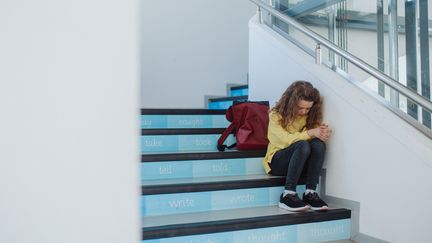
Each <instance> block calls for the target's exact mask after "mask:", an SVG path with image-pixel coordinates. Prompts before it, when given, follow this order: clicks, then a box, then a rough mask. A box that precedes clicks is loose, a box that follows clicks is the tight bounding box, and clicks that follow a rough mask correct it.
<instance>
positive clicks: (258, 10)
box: [257, 6, 262, 24]
mask: <svg viewBox="0 0 432 243" xmlns="http://www.w3.org/2000/svg"><path fill="white" fill-rule="evenodd" d="M257 15H258V22H259V23H260V24H262V11H261V6H258V9H257Z"/></svg>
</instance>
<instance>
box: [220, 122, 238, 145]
mask: <svg viewBox="0 0 432 243" xmlns="http://www.w3.org/2000/svg"><path fill="white" fill-rule="evenodd" d="M233 131H234V122H231V124H230V125H229V126H228V127H227V128H226V129H225V130H224V131H223V133H222V135H221V136H220V137H219V139H218V141H217V149H218V150H219V151H221V152H222V151H225V149H230V148H233V147H235V146H236V144H235V143H234V144H231V145H229V146H227V145H224V144H223V143H224V142H225V140H226V138H227V137H228V136H229V135H230V134H231V133H232V132H233Z"/></svg>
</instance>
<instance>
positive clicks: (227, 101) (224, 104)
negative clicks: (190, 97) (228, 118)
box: [208, 95, 248, 110]
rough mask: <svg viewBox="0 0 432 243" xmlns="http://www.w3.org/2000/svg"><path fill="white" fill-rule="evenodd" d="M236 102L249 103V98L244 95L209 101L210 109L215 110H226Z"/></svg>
mask: <svg viewBox="0 0 432 243" xmlns="http://www.w3.org/2000/svg"><path fill="white" fill-rule="evenodd" d="M234 100H238V101H247V100H248V96H247V95H243V96H233V97H231V96H230V97H222V98H213V99H209V103H208V108H209V109H213V110H221V109H222V110H226V109H228V108H229V107H230V106H231V105H232V104H233V102H234Z"/></svg>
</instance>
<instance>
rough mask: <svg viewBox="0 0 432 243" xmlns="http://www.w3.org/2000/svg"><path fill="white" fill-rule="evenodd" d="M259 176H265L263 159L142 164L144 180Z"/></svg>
mask: <svg viewBox="0 0 432 243" xmlns="http://www.w3.org/2000/svg"><path fill="white" fill-rule="evenodd" d="M257 174H265V172H264V170H263V167H262V158H242V159H216V160H185V161H165V162H145V163H142V164H141V178H142V179H143V180H154V179H179V178H196V177H215V176H237V175H257Z"/></svg>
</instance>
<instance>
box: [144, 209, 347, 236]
mask: <svg viewBox="0 0 432 243" xmlns="http://www.w3.org/2000/svg"><path fill="white" fill-rule="evenodd" d="M350 217H351V212H350V210H348V209H344V208H330V209H329V210H328V211H322V212H317V211H313V210H308V211H306V212H290V211H287V210H283V209H280V208H279V207H277V206H264V207H252V208H238V209H227V210H218V211H206V212H199V213H184V214H176V215H175V217H174V216H173V215H163V216H147V217H143V218H142V229H143V236H144V238H152V237H154V236H155V235H156V234H159V236H163V234H168V235H169V234H172V233H173V232H175V233H176V234H179V235H182V234H183V235H185V234H187V233H186V232H190V231H191V230H196V231H200V230H201V231H202V232H199V233H205V232H206V231H207V232H221V231H229V230H230V229H231V228H234V229H235V230H241V229H248V228H258V227H273V226H280V225H291V224H303V223H312V222H322V221H328V220H337V219H348V218H350ZM164 231H165V232H164Z"/></svg>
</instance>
